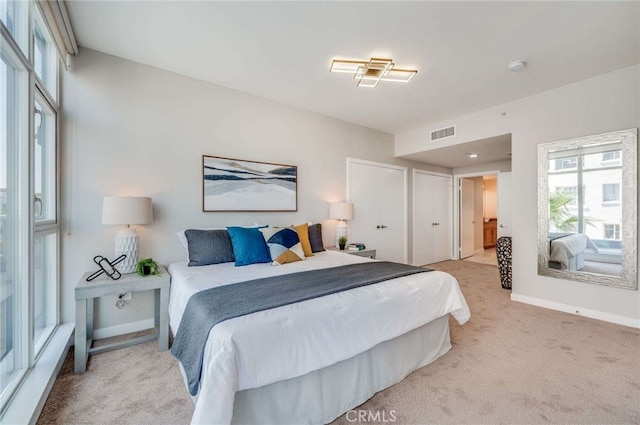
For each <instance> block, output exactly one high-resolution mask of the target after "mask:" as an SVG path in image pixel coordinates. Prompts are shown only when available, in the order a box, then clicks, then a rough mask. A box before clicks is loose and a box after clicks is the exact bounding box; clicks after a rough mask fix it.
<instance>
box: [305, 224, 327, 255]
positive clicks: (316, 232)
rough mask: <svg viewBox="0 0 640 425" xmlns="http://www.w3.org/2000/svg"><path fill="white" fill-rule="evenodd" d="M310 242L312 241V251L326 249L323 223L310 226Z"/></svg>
mask: <svg viewBox="0 0 640 425" xmlns="http://www.w3.org/2000/svg"><path fill="white" fill-rule="evenodd" d="M309 242H311V252H322V251H324V250H325V249H324V243H323V242H322V224H320V223H316V224H312V225H311V226H309Z"/></svg>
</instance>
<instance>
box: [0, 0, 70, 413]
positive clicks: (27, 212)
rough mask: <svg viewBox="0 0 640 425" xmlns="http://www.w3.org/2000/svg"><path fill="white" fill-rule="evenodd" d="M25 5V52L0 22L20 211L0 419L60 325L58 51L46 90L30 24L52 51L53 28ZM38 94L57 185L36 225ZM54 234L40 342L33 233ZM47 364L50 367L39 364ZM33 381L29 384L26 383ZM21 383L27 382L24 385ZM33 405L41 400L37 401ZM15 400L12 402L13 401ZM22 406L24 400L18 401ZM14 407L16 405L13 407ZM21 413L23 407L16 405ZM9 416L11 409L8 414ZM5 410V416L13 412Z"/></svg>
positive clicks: (33, 7)
mask: <svg viewBox="0 0 640 425" xmlns="http://www.w3.org/2000/svg"><path fill="white" fill-rule="evenodd" d="M25 3H28V5H27V6H23V7H24V9H23V10H26V11H27V13H26V16H25V17H24V22H23V23H22V25H23V26H25V27H24V28H25V29H24V31H25V32H26V34H27V40H28V43H27V50H28V52H25V51H24V50H23V47H24V46H23V45H21V44H22V42H21V44H18V43H17V42H16V40H14V39H13V37H12V35H11V33H10V32H9V30H8V29H7V28H6V26H5V25H4V23H3V22H2V21H0V37H1V40H0V41H1V43H0V51H1V52H2V53H3V54H4V55H5V56H6V57H7V58H8V60H9V61H10V62H11V64H12V66H14V67H15V68H16V69H18V70H19V71H20V72H21V75H20V81H19V86H20V88H21V89H20V92H19V97H20V99H19V102H18V113H19V114H20V123H19V131H20V135H19V139H20V140H19V143H18V145H19V146H18V155H17V156H18V161H17V162H18V189H17V192H18V198H19V199H18V202H17V204H18V208H19V211H20V214H19V217H18V229H17V232H16V233H17V234H18V245H19V248H18V250H19V252H18V254H19V256H18V257H19V260H18V261H19V265H18V271H17V279H18V280H19V281H20V282H21V283H20V284H18V285H17V288H16V293H15V294H14V295H15V298H16V299H15V307H14V308H15V310H16V311H17V313H14V321H15V323H14V324H13V325H14V328H15V329H16V331H17V332H16V333H15V335H14V337H15V338H14V346H13V347H14V349H15V350H16V366H15V368H16V370H17V372H16V373H14V374H13V375H12V377H11V379H10V381H9V383H8V384H7V386H6V387H5V390H4V391H2V392H1V393H0V419H3V417H4V416H5V414H6V413H7V411H8V410H9V408H10V406H11V404H12V403H11V401H12V399H14V398H16V399H17V398H21V401H20V402H21V403H24V401H23V399H24V398H27V399H29V403H31V402H32V401H33V397H34V394H28V395H27V396H26V397H24V394H22V393H23V392H24V391H23V390H20V391H18V390H19V389H20V388H21V384H22V383H23V382H25V381H27V382H28V381H31V380H32V378H31V377H30V375H29V372H30V371H31V369H33V368H34V367H35V366H36V364H37V363H38V360H39V359H40V357H41V356H42V355H43V354H44V352H46V351H47V350H46V347H47V345H48V344H49V342H50V341H51V340H52V339H53V338H52V336H53V335H54V334H55V332H56V330H57V329H58V327H59V318H60V313H59V305H60V303H59V298H60V239H61V238H60V225H59V222H60V220H59V217H60V177H59V176H60V164H59V156H60V155H59V152H60V146H59V145H60V144H59V140H60V137H59V135H60V129H59V127H60V126H59V120H60V110H59V103H58V102H57V100H56V98H57V94H58V93H59V84H60V70H61V67H60V58H59V57H58V52H57V51H56V50H54V56H53V57H54V59H55V60H52V63H51V64H50V65H51V66H52V67H54V68H52V69H53V70H54V73H55V81H54V82H53V85H52V86H51V87H52V88H53V90H54V92H55V93H53V94H52V93H50V92H48V90H47V87H46V85H45V84H44V83H43V82H42V81H40V79H39V78H38V77H37V76H36V73H35V70H34V67H33V61H34V39H33V37H34V35H33V34H34V28H35V21H36V19H38V20H39V21H40V24H39V25H41V28H42V29H43V31H45V32H46V37H48V42H49V43H51V46H52V47H53V48H54V49H55V45H54V44H53V39H52V36H51V29H50V28H49V26H48V24H47V23H46V21H45V19H44V18H43V14H42V12H41V10H40V5H37V6H36V4H37V3H36V2H35V1H29V2H25ZM36 96H39V99H40V100H41V102H40V103H41V105H43V107H47V108H48V109H50V110H51V111H53V112H54V117H55V118H54V119H55V132H54V133H55V134H54V138H55V173H54V174H55V175H54V176H53V178H54V179H55V187H56V190H55V192H56V195H55V197H56V199H55V203H56V210H55V220H48V221H46V222H40V223H38V224H37V225H36V223H35V219H34V205H33V197H34V175H35V171H34V165H35V164H34V157H33V155H34V154H33V150H32V149H31V144H32V143H33V142H34V118H33V116H34V111H35V98H36ZM53 233H55V234H57V238H56V240H57V243H56V246H55V249H56V256H55V257H56V258H55V260H54V261H55V263H56V264H55V270H56V272H55V279H54V280H55V281H54V282H53V285H51V287H49V288H48V290H50V292H49V293H48V294H47V295H48V296H49V297H48V298H49V300H48V303H49V305H48V307H50V309H49V312H50V313H51V314H52V315H53V316H52V318H53V327H52V328H51V329H50V332H49V334H48V335H47V336H46V337H43V338H41V339H40V340H39V341H38V343H37V344H36V343H34V341H33V317H34V315H33V314H32V313H33V309H34V272H33V264H34V262H33V261H34V242H33V240H34V236H45V235H49V234H53ZM68 328H69V327H68V326H65V332H70V330H69V329H68ZM54 345H56V349H57V350H58V349H60V347H59V345H60V344H59V342H58V341H56V344H54ZM43 367H45V368H46V367H49V366H43ZM29 385H31V384H29ZM23 386H27V384H26V383H25V384H24V385H23ZM36 403H39V402H38V401H36ZM14 404H15V403H14ZM22 405H24V404H22ZM11 410H14V409H11ZM20 411H23V410H22V409H20ZM11 414H13V412H12V413H11ZM11 414H9V416H11Z"/></svg>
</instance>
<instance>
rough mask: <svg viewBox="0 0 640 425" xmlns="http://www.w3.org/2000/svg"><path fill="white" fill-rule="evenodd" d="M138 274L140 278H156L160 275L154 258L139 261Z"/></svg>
mask: <svg viewBox="0 0 640 425" xmlns="http://www.w3.org/2000/svg"><path fill="white" fill-rule="evenodd" d="M136 273H138V275H139V276H156V275H159V274H160V272H159V271H158V263H156V262H155V261H153V258H145V259H144V260H140V261H138V264H136Z"/></svg>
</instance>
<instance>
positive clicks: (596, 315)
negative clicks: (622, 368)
mask: <svg viewBox="0 0 640 425" xmlns="http://www.w3.org/2000/svg"><path fill="white" fill-rule="evenodd" d="M511 301H517V302H521V303H524V304H531V305H535V306H537V307H543V308H548V309H549V310H556V311H562V312H564V313H569V314H575V315H578V316H585V317H590V318H591V319H597V320H602V321H604V322H610V323H615V324H618V325H623V326H629V327H630V328H636V329H640V319H634V318H631V317H625V316H618V315H617V314H611V313H604V312H602V311H597V310H590V309H588V308H582V307H576V306H573V305H569V304H562V303H557V302H554V301H548V300H543V299H540V298H533V297H527V296H525V295H518V294H514V293H511Z"/></svg>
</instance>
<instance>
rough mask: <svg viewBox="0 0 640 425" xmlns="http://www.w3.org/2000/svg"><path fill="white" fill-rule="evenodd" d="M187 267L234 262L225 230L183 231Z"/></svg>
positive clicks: (231, 248) (229, 240)
mask: <svg viewBox="0 0 640 425" xmlns="http://www.w3.org/2000/svg"><path fill="white" fill-rule="evenodd" d="M184 235H185V236H186V237H187V249H188V250H189V267H192V266H206V265H209V264H219V263H230V262H232V261H236V257H234V255H233V245H231V238H230V237H229V233H228V232H227V231H226V230H196V229H188V230H185V232H184Z"/></svg>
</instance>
